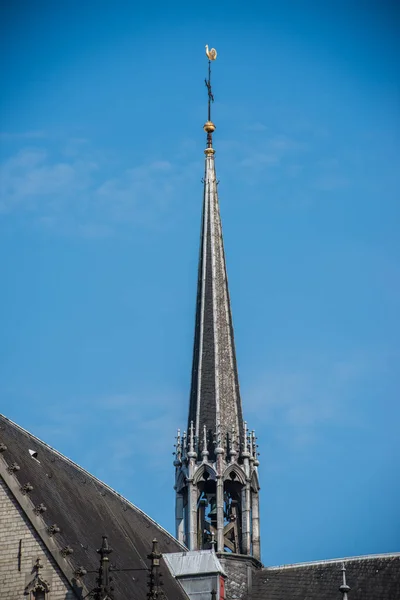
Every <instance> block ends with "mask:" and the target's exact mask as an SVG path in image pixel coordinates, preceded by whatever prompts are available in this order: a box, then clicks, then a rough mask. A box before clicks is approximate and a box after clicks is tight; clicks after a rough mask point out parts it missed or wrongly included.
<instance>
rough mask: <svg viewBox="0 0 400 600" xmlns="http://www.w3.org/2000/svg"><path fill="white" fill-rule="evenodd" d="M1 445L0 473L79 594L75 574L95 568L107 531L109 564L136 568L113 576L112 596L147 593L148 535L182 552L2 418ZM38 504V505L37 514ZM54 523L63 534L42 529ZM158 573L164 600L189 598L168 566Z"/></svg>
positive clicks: (90, 583)
mask: <svg viewBox="0 0 400 600" xmlns="http://www.w3.org/2000/svg"><path fill="white" fill-rule="evenodd" d="M0 444H3V446H0V448H1V449H2V452H1V453H0V454H1V456H2V458H0V472H1V476H2V478H3V479H4V481H5V483H6V485H7V486H8V487H9V489H10V490H11V492H12V493H13V495H14V497H15V498H16V500H17V502H18V503H19V504H20V506H21V508H22V509H23V511H24V513H25V515H26V516H27V518H28V519H29V521H30V522H31V523H32V525H33V526H34V527H35V529H36V531H37V533H38V534H39V536H40V537H41V538H42V540H43V542H44V543H45V545H46V546H47V548H48V550H49V551H50V552H51V554H52V555H53V557H54V559H55V560H56V562H57V564H58V565H59V567H60V568H61V570H62V572H63V573H64V575H65V576H66V577H67V579H68V580H69V581H70V583H71V585H72V586H75V588H76V590H77V595H78V597H79V590H78V588H79V587H80V580H79V579H77V577H76V575H75V572H76V570H77V568H78V567H83V568H84V569H85V570H86V571H97V570H98V567H99V556H98V554H97V552H96V550H97V549H98V548H99V547H100V546H101V541H102V535H107V536H108V540H109V544H110V546H111V548H112V549H113V553H112V554H111V555H110V562H111V565H113V566H115V568H116V569H133V571H122V572H118V573H117V572H115V573H114V574H113V586H114V590H115V591H114V595H115V598H118V599H119V600H135V599H137V600H139V599H140V600H142V599H143V598H145V597H146V593H147V571H146V570H143V571H141V570H137V569H147V568H148V567H149V560H148V559H147V555H148V554H149V553H150V552H151V542H152V540H153V538H157V540H158V542H159V551H160V552H162V553H165V552H179V551H182V550H185V548H184V547H183V546H182V545H181V544H179V542H178V541H177V540H175V538H173V537H172V536H171V535H170V534H169V533H167V531H165V530H164V529H163V528H162V527H160V526H159V525H158V524H157V523H156V522H155V521H153V520H152V519H151V518H150V517H148V516H147V515H146V514H145V513H144V512H142V511H141V510H140V509H138V508H137V507H136V506H134V505H133V504H131V503H130V502H129V501H128V500H126V498H123V497H122V496H120V495H119V494H118V493H117V492H115V491H114V490H113V489H111V488H110V487H108V486H107V485H106V484H104V483H102V482H101V481H99V480H98V479H96V478H95V477H93V475H90V473H88V472H87V471H85V470H84V469H82V468H81V467H79V466H78V465H77V464H75V463H74V462H72V461H71V460H69V459H68V458H66V457H65V456H63V455H62V454H60V453H59V452H57V451H56V450H54V449H53V448H51V447H50V446H48V445H46V444H45V443H44V442H42V441H41V440H39V439H38V438H36V437H35V436H33V435H32V434H30V433H28V432H27V431H25V430H24V429H22V428H21V427H19V426H18V425H16V424H15V423H13V422H12V421H9V420H8V419H7V418H6V417H3V416H1V415H0ZM4 446H6V449H5V448H4ZM30 451H31V452H30ZM32 451H33V452H34V453H35V454H33V455H32ZM36 453H37V454H36ZM13 465H14V467H13ZM15 465H18V467H19V469H16V468H15ZM27 483H29V484H31V486H32V489H31V490H28V491H27V488H25V493H24V490H21V488H22V487H23V486H24V485H25V484H27ZM41 505H42V506H41ZM43 506H44V507H45V509H46V510H45V511H43ZM35 507H40V508H39V509H38V510H36V512H35V510H34V509H35ZM36 513H38V514H36ZM52 525H57V526H58V528H59V529H60V531H59V532H56V533H53V534H50V533H49V531H48V529H47V528H48V527H50V526H52ZM63 549H64V552H63ZM70 550H72V551H73V552H72V553H71V552H70ZM64 555H65V556H64ZM135 569H136V571H135ZM161 571H162V573H163V582H164V587H163V591H164V593H165V595H166V597H167V598H168V600H184V599H187V596H186V594H185V593H184V591H183V590H182V588H181V586H180V585H179V584H178V583H177V582H176V581H175V579H174V578H173V576H172V575H171V574H170V572H169V570H168V568H167V567H166V565H165V564H162V567H161ZM95 577H96V573H88V574H86V575H85V576H84V577H83V578H82V582H83V584H84V587H85V589H84V591H83V592H84V594H83V595H85V592H87V591H90V590H92V589H93V587H94V586H95ZM77 584H78V585H77Z"/></svg>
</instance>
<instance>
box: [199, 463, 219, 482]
mask: <svg viewBox="0 0 400 600" xmlns="http://www.w3.org/2000/svg"><path fill="white" fill-rule="evenodd" d="M205 473H208V476H209V478H210V479H212V480H213V481H216V479H217V474H216V472H215V470H214V469H213V468H212V467H211V466H210V465H207V464H203V465H201V466H200V467H199V468H198V469H197V471H196V473H195V475H194V477H193V483H194V484H197V483H199V481H200V480H201V478H202V477H203V476H204V474H205Z"/></svg>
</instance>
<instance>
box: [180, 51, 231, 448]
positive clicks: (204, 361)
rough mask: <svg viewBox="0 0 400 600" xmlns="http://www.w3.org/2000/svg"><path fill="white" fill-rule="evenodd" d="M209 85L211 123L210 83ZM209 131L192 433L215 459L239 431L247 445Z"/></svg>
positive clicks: (207, 127) (208, 130) (210, 129)
mask: <svg viewBox="0 0 400 600" xmlns="http://www.w3.org/2000/svg"><path fill="white" fill-rule="evenodd" d="M210 62H211V61H210ZM207 84H208V89H209V117H210V116H211V115H210V103H211V98H213V96H212V93H211V83H210V78H209V80H208V82H207ZM204 130H205V131H206V133H207V148H206V149H205V155H206V158H205V173H204V195H203V215H202V227H201V241H200V257H199V271H198V283H197V303H196V322H195V335H194V350H193V366H192V383H191V391H190V407H189V420H188V430H189V428H190V424H191V422H192V421H193V423H194V430H195V435H196V442H197V444H196V447H197V448H198V445H199V443H200V436H201V435H202V428H203V427H204V426H206V429H207V447H208V451H209V453H210V457H214V454H215V452H214V451H215V444H216V445H217V446H220V445H221V444H223V445H225V444H227V443H228V444H231V443H232V441H235V442H236V440H232V432H233V431H235V434H236V435H237V436H238V441H239V443H240V444H242V443H243V416H242V403H241V399H240V391H239V381H238V373H237V365H236V353H235V342H234V337H233V326H232V314H231V306H230V300H229V291H228V279H227V274H226V264H225V253H224V244H223V238H222V226H221V217H220V211H219V202H218V182H217V178H216V173H215V150H214V148H213V147H212V134H213V132H214V131H215V125H214V123H212V121H211V120H210V118H209V120H208V121H207V122H206V124H205V125H204ZM228 439H229V441H228Z"/></svg>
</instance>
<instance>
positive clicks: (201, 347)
mask: <svg viewBox="0 0 400 600" xmlns="http://www.w3.org/2000/svg"><path fill="white" fill-rule="evenodd" d="M206 54H207V57H208V79H206V80H205V83H206V87H207V91H208V120H207V121H206V123H205V125H204V131H205V132H206V134H207V145H206V148H205V150H204V153H205V173H204V190H203V212H202V225H201V240H200V257H199V269H198V282H197V301H196V321H195V334H194V348H193V363H192V379H191V390H190V403H189V415H188V426H187V432H188V433H187V434H185V433H184V434H183V436H182V438H181V435H180V433H179V432H178V437H177V443H176V452H175V461H174V465H175V469H176V470H175V490H176V535H177V538H178V539H179V540H180V541H181V542H183V543H185V544H186V545H187V546H188V547H189V549H190V550H201V549H207V548H211V547H212V545H213V544H214V538H216V545H217V551H218V552H233V553H235V554H244V555H250V556H253V557H255V558H257V559H259V558H260V534H259V506H258V490H259V485H258V473H257V470H258V464H259V462H258V458H257V450H256V443H255V439H256V438H255V435H254V432H253V431H252V432H251V433H249V432H248V430H247V425H245V424H244V422H243V415H242V403H241V398H240V391H239V380H238V372H237V365H236V352H235V343H234V337H233V325H232V314H231V305H230V298H229V290H228V280H227V275H226V264H225V253H224V244H223V238H222V226H221V216H220V210H219V202H218V182H217V178H216V173H215V150H214V147H213V137H212V136H213V133H214V131H215V129H216V127H215V125H214V123H213V121H212V120H211V105H212V103H213V101H214V96H213V92H212V88H211V63H212V61H214V60H215V59H216V57H217V52H216V50H215V49H214V48H212V49H211V50H209V49H208V46H206ZM181 439H182V440H183V442H182V443H181Z"/></svg>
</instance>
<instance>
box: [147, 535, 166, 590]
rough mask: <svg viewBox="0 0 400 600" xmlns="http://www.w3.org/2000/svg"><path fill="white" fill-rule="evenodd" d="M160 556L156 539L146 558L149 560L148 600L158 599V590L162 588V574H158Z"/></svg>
mask: <svg viewBox="0 0 400 600" xmlns="http://www.w3.org/2000/svg"><path fill="white" fill-rule="evenodd" d="M161 556H162V554H161V553H160V552H159V551H158V542H157V539H156V538H154V540H153V547H152V551H151V552H150V554H149V555H148V556H147V558H148V559H149V560H150V573H149V591H148V593H147V597H148V598H149V600H156V599H157V598H160V592H161V590H160V588H161V586H162V581H161V578H162V574H161V573H160V558H161Z"/></svg>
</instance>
